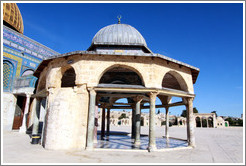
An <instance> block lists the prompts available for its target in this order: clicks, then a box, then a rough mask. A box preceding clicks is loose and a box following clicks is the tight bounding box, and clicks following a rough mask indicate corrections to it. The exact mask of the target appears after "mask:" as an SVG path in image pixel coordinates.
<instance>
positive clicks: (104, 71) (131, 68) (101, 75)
mask: <svg viewBox="0 0 246 166" xmlns="http://www.w3.org/2000/svg"><path fill="white" fill-rule="evenodd" d="M116 68H120V69H126V71H128V72H129V71H132V72H134V73H136V75H137V76H138V77H139V78H140V80H139V81H141V85H143V86H145V81H144V77H143V75H142V74H141V72H140V71H139V70H137V69H136V68H135V67H132V66H129V65H123V64H114V65H112V66H109V67H107V68H105V69H104V70H103V72H101V73H100V75H99V77H98V80H97V84H99V83H100V81H101V79H102V77H103V76H104V75H105V74H106V73H107V72H109V71H112V70H113V69H116ZM119 81H122V80H119Z"/></svg>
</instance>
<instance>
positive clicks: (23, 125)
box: [19, 94, 31, 133]
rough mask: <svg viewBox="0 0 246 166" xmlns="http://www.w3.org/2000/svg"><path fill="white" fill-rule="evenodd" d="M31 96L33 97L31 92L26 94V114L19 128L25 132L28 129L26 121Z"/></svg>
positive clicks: (21, 131)
mask: <svg viewBox="0 0 246 166" xmlns="http://www.w3.org/2000/svg"><path fill="white" fill-rule="evenodd" d="M30 97H31V95H30V94H26V104H25V110H24V115H23V119H22V125H21V127H20V130H19V132H20V133H25V132H26V129H27V126H26V123H27V114H28V110H29V105H30Z"/></svg>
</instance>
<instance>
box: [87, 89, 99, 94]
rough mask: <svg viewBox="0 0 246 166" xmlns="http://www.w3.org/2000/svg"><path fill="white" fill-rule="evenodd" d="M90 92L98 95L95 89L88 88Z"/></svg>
mask: <svg viewBox="0 0 246 166" xmlns="http://www.w3.org/2000/svg"><path fill="white" fill-rule="evenodd" d="M88 90H89V92H90V94H91V95H96V94H97V93H96V91H95V89H94V88H88Z"/></svg>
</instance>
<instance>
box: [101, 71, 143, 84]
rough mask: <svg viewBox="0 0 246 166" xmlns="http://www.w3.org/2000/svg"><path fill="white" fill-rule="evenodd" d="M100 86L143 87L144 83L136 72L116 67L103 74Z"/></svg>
mask: <svg viewBox="0 0 246 166" xmlns="http://www.w3.org/2000/svg"><path fill="white" fill-rule="evenodd" d="M99 84H127V85H143V81H142V79H141V77H140V76H139V75H138V74H137V73H136V72H134V71H132V70H130V69H128V68H124V67H114V68H112V69H109V70H108V71H107V72H106V73H104V74H103V76H102V77H101V79H100V81H99Z"/></svg>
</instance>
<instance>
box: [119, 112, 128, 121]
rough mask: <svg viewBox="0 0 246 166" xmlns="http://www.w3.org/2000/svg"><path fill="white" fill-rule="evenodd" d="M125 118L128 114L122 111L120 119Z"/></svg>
mask: <svg viewBox="0 0 246 166" xmlns="http://www.w3.org/2000/svg"><path fill="white" fill-rule="evenodd" d="M124 118H126V114H125V113H122V114H121V115H120V117H119V118H118V119H119V120H121V119H124Z"/></svg>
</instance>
